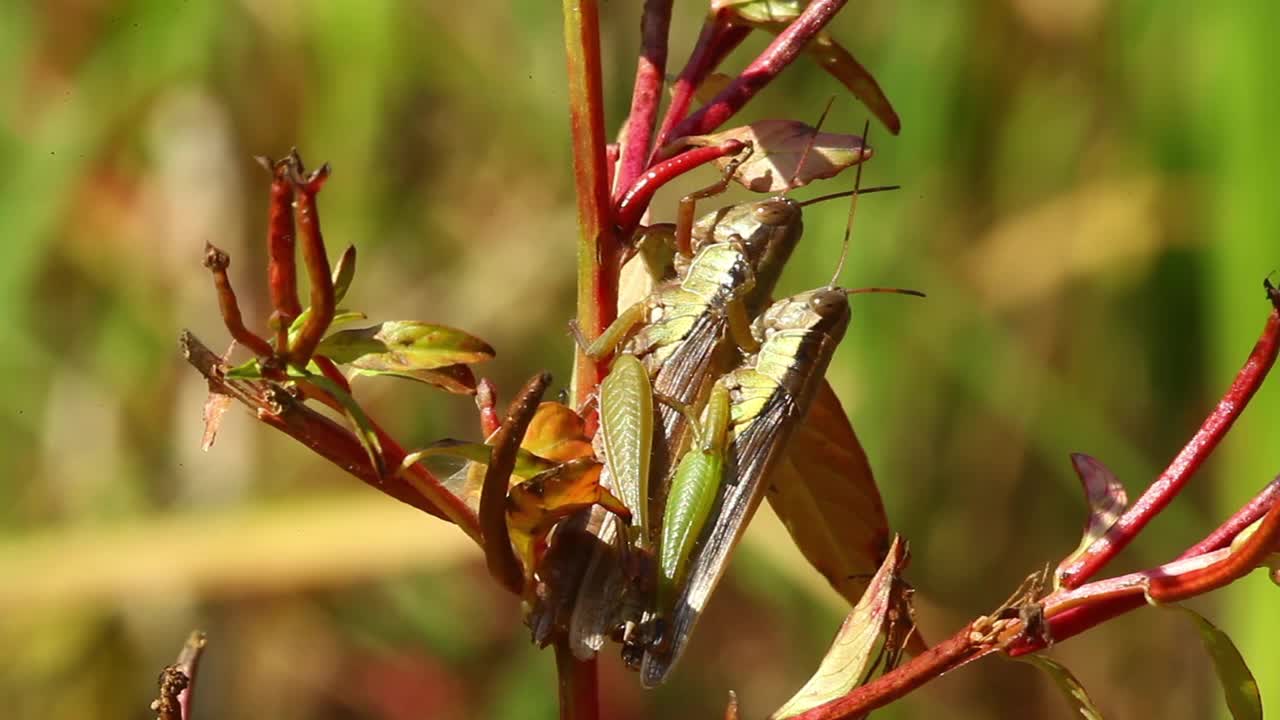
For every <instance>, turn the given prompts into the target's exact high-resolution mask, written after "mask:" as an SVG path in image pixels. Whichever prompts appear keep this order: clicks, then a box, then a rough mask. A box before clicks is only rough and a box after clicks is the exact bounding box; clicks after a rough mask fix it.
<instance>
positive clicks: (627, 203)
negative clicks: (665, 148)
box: [615, 140, 747, 237]
mask: <svg viewBox="0 0 1280 720" xmlns="http://www.w3.org/2000/svg"><path fill="white" fill-rule="evenodd" d="M746 147H747V145H746V143H744V142H742V141H741V140H727V141H725V142H722V143H720V144H719V145H711V146H707V147H697V148H694V149H692V150H690V151H689V152H686V153H683V154H680V155H677V156H675V157H673V158H671V159H669V160H664V161H662V162H660V163H658V164H657V165H654V166H653V167H651V168H649V170H648V172H646V173H645V174H644V175H641V176H640V177H639V178H638V179H637V180H636V181H635V183H634V184H633V185H632V186H631V187H630V188H628V189H627V192H626V193H625V194H624V195H623V196H622V199H621V200H619V201H618V209H617V212H616V213H615V217H616V219H617V223H618V228H619V233H620V234H621V235H622V236H623V237H627V236H629V235H630V234H631V231H633V230H635V228H636V226H637V225H639V224H640V218H641V217H642V216H643V215H644V211H645V208H647V207H649V201H650V200H652V199H653V195H654V193H656V192H657V191H658V188H660V187H662V186H663V185H666V184H667V183H668V182H671V180H673V179H675V178H677V177H679V176H681V175H683V174H685V173H687V172H689V171H690V170H692V169H694V168H696V167H698V166H700V165H705V164H707V163H709V162H711V161H712V160H718V159H720V158H722V157H728V156H730V155H736V154H738V153H740V152H742V150H743V149H744V148H746Z"/></svg>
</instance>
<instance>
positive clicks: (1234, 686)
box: [1166, 605, 1262, 720]
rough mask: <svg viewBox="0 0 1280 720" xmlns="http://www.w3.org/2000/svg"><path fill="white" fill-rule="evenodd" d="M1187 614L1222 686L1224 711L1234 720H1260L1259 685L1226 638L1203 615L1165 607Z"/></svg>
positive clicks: (1178, 607)
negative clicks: (1225, 701)
mask: <svg viewBox="0 0 1280 720" xmlns="http://www.w3.org/2000/svg"><path fill="white" fill-rule="evenodd" d="M1166 607H1171V608H1175V609H1177V610H1181V611H1182V612H1184V613H1186V614H1187V616H1188V617H1189V618H1191V621H1192V622H1194V623H1195V626H1196V630H1198V631H1199V632H1200V641H1201V642H1202V643H1204V649H1205V651H1206V652H1208V653H1209V659H1211V660H1213V669H1214V671H1215V672H1216V673H1217V675H1218V682H1220V683H1221V684H1222V694H1223V695H1224V696H1225V697H1226V700H1227V708H1228V709H1229V710H1231V717H1233V718H1235V720H1262V697H1261V696H1260V695H1259V694H1258V681H1257V680H1254V679H1253V673H1251V672H1249V666H1248V665H1246V664H1245V662H1244V657H1243V656H1242V655H1240V651H1239V650H1238V649H1237V648H1236V645H1235V643H1233V642H1231V638H1229V637H1227V634H1226V633H1224V632H1222V631H1221V630H1219V629H1218V628H1217V627H1216V626H1215V625H1214V624H1213V623H1211V622H1209V621H1208V620H1207V619H1205V617H1204V616H1203V615H1201V614H1200V613H1198V612H1196V611H1195V610H1192V609H1191V608H1189V607H1184V606H1181V605H1168V606H1166Z"/></svg>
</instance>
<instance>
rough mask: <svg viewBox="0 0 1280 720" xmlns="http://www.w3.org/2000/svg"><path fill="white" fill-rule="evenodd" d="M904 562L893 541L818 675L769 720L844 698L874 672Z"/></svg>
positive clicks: (901, 544)
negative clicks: (878, 649)
mask: <svg viewBox="0 0 1280 720" xmlns="http://www.w3.org/2000/svg"><path fill="white" fill-rule="evenodd" d="M905 560H906V543H904V542H902V540H901V539H900V538H894V541H893V545H892V546H891V547H890V549H889V554H888V556H887V557H886V558H885V560H884V562H883V563H881V565H880V569H879V570H877V571H876V574H875V577H873V578H872V579H871V584H870V585H868V586H867V591H866V592H865V593H863V595H862V598H861V599H859V600H858V604H857V605H855V606H854V608H853V610H852V611H851V612H850V613H849V614H848V616H846V617H845V619H844V623H843V624H841V625H840V630H839V632H837V633H836V639H835V640H834V641H833V642H832V643H831V649H830V650H828V651H827V654H826V655H825V656H824V657H823V658H822V663H821V664H819V665H818V671H817V672H815V673H814V674H813V677H811V678H809V682H807V683H805V685H804V687H803V688H801V689H800V692H798V693H796V694H795V696H793V697H792V698H791V699H790V700H788V701H787V703H786V704H785V705H783V706H782V707H781V708H779V709H778V711H777V712H775V713H774V714H773V716H772V718H771V720H782V719H783V718H789V717H794V716H796V715H799V714H801V713H803V712H805V711H807V710H811V709H813V708H815V707H817V706H819V705H822V704H824V703H827V702H830V701H832V700H834V699H836V698H838V697H841V696H843V695H845V694H847V693H848V692H849V691H850V690H852V689H853V688H855V687H857V686H858V685H860V684H861V683H862V682H864V681H865V680H866V679H867V677H868V676H869V674H870V672H871V671H872V670H873V669H874V668H873V665H874V664H875V660H876V659H877V657H878V654H877V653H876V649H877V648H878V647H879V646H880V645H881V643H882V642H884V639H885V637H886V635H887V632H888V618H889V613H890V610H891V609H892V608H893V605H894V603H895V602H897V599H896V596H897V594H896V593H895V592H894V587H895V585H897V576H898V573H899V571H900V570H901V569H902V565H903V563H904V561H905Z"/></svg>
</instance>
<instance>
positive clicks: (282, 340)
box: [257, 151, 302, 354]
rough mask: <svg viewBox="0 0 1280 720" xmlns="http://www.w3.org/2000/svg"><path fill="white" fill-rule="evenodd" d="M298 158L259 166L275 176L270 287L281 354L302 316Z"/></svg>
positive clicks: (269, 221)
mask: <svg viewBox="0 0 1280 720" xmlns="http://www.w3.org/2000/svg"><path fill="white" fill-rule="evenodd" d="M296 157H297V153H296V151H295V152H294V153H292V154H291V155H290V156H289V157H287V158H285V159H283V160H279V161H277V162H274V163H273V162H272V161H271V160H270V159H269V158H266V157H259V158H257V160H258V163H259V164H261V165H262V167H264V168H266V170H267V172H269V173H271V195H270V198H271V199H270V203H269V205H268V208H267V287H268V288H269V289H270V292H271V307H272V308H274V309H275V313H274V314H273V316H272V323H273V324H274V325H275V329H276V349H277V350H278V351H279V352H280V353H281V354H283V353H284V352H285V351H286V350H287V349H288V348H287V345H288V338H289V324H290V323H292V322H293V319H294V318H296V317H298V315H300V314H301V313H302V306H301V305H300V304H299V303H298V273H297V267H296V266H295V263H296V260H295V255H296V251H295V248H294V245H295V240H296V230H295V229H294V225H293V181H292V179H291V177H290V169H291V168H292V167H293V163H294V162H295V159H296Z"/></svg>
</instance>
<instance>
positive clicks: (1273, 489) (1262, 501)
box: [1178, 476, 1280, 559]
mask: <svg viewBox="0 0 1280 720" xmlns="http://www.w3.org/2000/svg"><path fill="white" fill-rule="evenodd" d="M1277 502H1280V476H1277V477H1276V479H1275V480H1272V481H1271V482H1269V483H1267V486H1266V487H1264V488H1262V491H1261V492H1259V493H1258V494H1257V495H1254V496H1253V499H1252V500H1250V501H1249V502H1247V503H1245V506H1244V507H1242V508H1240V509H1239V510H1237V511H1236V512H1235V514H1234V515H1232V516H1231V517H1229V518H1227V520H1226V522H1224V523H1222V524H1221V525H1219V526H1218V528H1217V529H1216V530H1214V531H1213V532H1211V533H1209V534H1208V535H1206V536H1205V538H1204V539H1203V540H1201V541H1200V542H1198V543H1196V544H1195V545H1192V546H1191V547H1189V548H1187V550H1186V551H1185V552H1183V553H1182V554H1181V555H1179V556H1178V559H1182V558H1188V557H1194V556H1196V555H1204V554H1205V553H1210V552H1213V551H1214V550H1221V549H1222V548H1224V547H1228V546H1229V545H1231V541H1232V540H1235V538H1236V536H1237V535H1239V534H1240V531H1242V530H1244V529H1245V528H1247V527H1249V526H1250V525H1252V524H1254V523H1255V522H1257V520H1258V518H1260V517H1262V516H1263V515H1266V514H1267V511H1268V510H1270V509H1271V508H1272V507H1273V506H1275V505H1276V503H1277Z"/></svg>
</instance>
